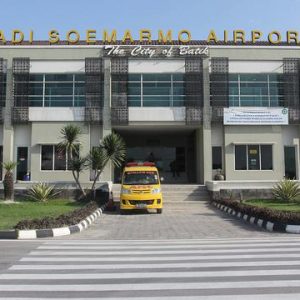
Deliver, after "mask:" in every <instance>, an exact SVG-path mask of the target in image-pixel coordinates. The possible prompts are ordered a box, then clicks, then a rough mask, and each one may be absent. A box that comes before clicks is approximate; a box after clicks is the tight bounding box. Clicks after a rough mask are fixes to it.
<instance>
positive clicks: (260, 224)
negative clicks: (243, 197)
mask: <svg viewBox="0 0 300 300" xmlns="http://www.w3.org/2000/svg"><path fill="white" fill-rule="evenodd" d="M263 222H264V221H263V220H262V219H258V221H257V225H258V226H259V227H262V225H263Z"/></svg>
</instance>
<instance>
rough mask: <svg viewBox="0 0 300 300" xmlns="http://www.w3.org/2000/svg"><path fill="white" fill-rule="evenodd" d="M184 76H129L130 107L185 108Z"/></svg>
mask: <svg viewBox="0 0 300 300" xmlns="http://www.w3.org/2000/svg"><path fill="white" fill-rule="evenodd" d="M184 99H185V93H184V74H167V73H164V74H129V75H128V106H136V107H161V106H171V107H173V106H177V107H178V106H184Z"/></svg>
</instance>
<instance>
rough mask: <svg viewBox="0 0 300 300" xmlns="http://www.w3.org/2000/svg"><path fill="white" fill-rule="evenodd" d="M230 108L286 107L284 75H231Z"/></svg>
mask: <svg viewBox="0 0 300 300" xmlns="http://www.w3.org/2000/svg"><path fill="white" fill-rule="evenodd" d="M229 106H258V107H276V106H284V89H283V74H229Z"/></svg>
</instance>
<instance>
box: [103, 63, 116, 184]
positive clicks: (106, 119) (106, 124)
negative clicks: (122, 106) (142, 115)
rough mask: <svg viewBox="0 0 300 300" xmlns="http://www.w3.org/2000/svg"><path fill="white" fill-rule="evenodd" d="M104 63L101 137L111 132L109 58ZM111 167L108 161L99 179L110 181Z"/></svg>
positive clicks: (111, 175) (111, 177)
mask: <svg viewBox="0 0 300 300" xmlns="http://www.w3.org/2000/svg"><path fill="white" fill-rule="evenodd" d="M103 65H104V93H103V94H104V103H103V127H102V137H104V136H106V135H108V134H110V133H111V131H112V128H111V109H110V108H111V74H110V73H111V72H110V59H109V58H104V59H103ZM112 179H113V168H112V166H111V164H110V163H108V165H107V166H106V168H105V169H104V171H103V173H102V175H101V180H105V181H112Z"/></svg>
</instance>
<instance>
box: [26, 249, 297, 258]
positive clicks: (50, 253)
mask: <svg viewBox="0 0 300 300" xmlns="http://www.w3.org/2000/svg"><path fill="white" fill-rule="evenodd" d="M296 251H297V249H294V248H286V247H281V248H276V249H243V250H240V249H217V250H215V249H214V250H198V249H189V250H151V251H147V250H144V251H117V252H111V251H90V250H89V251H87V250H86V251H68V252H67V253H68V255H97V256H102V255H110V256H114V255H141V254H144V255H146V254H149V255H160V254H184V255H187V254H189V253H194V254H196V253H197V254H208V253H240V252H243V253H248V252H250V253H255V252H258V253H261V252H267V253H273V252H275V253H278V252H283V253H286V252H296ZM30 255H34V256H38V255H39V256H45V255H48V256H49V255H51V256H54V255H66V251H51V250H43V251H31V252H30Z"/></svg>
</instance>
